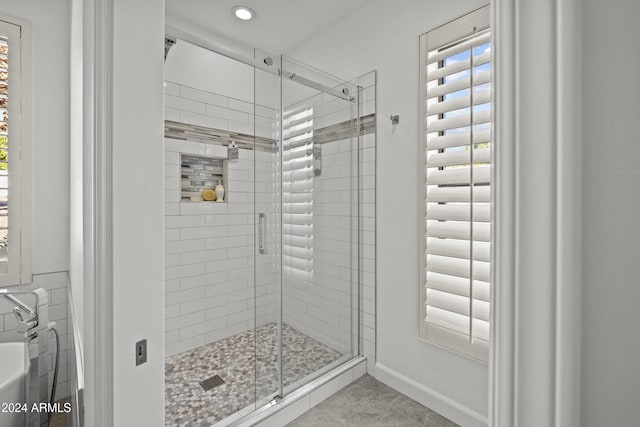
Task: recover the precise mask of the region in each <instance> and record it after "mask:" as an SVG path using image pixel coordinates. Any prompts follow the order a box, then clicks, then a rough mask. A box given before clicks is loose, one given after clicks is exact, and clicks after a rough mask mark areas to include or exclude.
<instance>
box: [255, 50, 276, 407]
mask: <svg viewBox="0 0 640 427" xmlns="http://www.w3.org/2000/svg"><path fill="white" fill-rule="evenodd" d="M254 56H255V58H254V59H255V60H256V64H263V65H264V67H263V68H260V67H259V66H256V67H254V70H255V71H254V100H255V102H254V110H253V120H252V126H253V132H254V135H255V145H254V157H253V159H254V164H253V170H252V172H251V173H252V175H253V176H252V179H253V182H254V190H255V191H254V193H253V196H254V198H253V201H252V203H253V204H254V207H255V212H256V215H255V238H256V240H255V250H254V254H255V256H254V262H255V267H254V301H255V307H254V310H255V311H254V319H255V334H254V338H255V341H254V343H253V348H254V349H255V362H256V363H255V384H256V390H255V394H256V395H255V401H256V405H257V407H260V406H261V405H262V404H265V403H267V402H268V401H270V400H272V399H273V397H275V396H276V395H278V394H280V387H279V384H280V360H281V358H280V318H281V250H280V248H281V238H280V236H281V225H280V216H281V212H282V210H281V206H282V205H281V190H280V180H281V178H280V177H281V167H280V163H279V162H278V161H277V159H278V158H279V156H280V153H279V147H280V141H279V140H280V78H279V76H278V73H277V70H278V66H279V58H271V57H269V56H267V55H266V54H261V53H260V52H259V51H255V53H254ZM269 63H271V65H268V64H269Z"/></svg>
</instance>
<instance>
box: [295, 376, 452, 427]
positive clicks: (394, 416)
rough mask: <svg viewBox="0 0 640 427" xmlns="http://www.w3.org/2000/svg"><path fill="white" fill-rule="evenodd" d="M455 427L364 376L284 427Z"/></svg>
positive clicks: (441, 417)
mask: <svg viewBox="0 0 640 427" xmlns="http://www.w3.org/2000/svg"><path fill="white" fill-rule="evenodd" d="M329 426H331V427H338V426H348V427H420V426H422V427H455V426H457V424H455V423H453V422H451V421H449V420H448V419H446V418H445V417H443V416H442V415H439V414H437V413H435V412H433V411H432V410H431V409H429V408H427V407H426V406H422V405H421V404H419V403H418V402H415V401H413V400H411V399H409V398H408V397H406V396H405V395H403V394H400V393H398V392H397V391H395V390H394V389H392V388H391V387H388V386H386V385H385V384H382V383H381V382H379V381H376V380H375V379H374V378H373V377H371V376H369V375H365V376H363V377H362V378H360V379H358V380H357V381H355V382H354V383H352V384H351V385H349V386H347V387H345V388H344V389H342V390H340V391H339V392H337V393H336V394H334V395H333V396H331V397H329V398H328V399H327V400H325V401H324V402H322V403H320V404H319V405H318V406H316V407H314V408H312V409H311V410H310V411H309V412H307V413H305V414H303V415H301V416H300V417H298V418H296V419H295V420H293V421H292V422H291V423H289V424H287V427H329Z"/></svg>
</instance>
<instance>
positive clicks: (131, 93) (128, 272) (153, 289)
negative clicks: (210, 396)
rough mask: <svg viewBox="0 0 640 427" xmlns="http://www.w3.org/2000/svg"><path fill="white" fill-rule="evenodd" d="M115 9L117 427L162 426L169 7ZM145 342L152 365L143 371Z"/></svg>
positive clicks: (145, 0) (149, 2)
mask: <svg viewBox="0 0 640 427" xmlns="http://www.w3.org/2000/svg"><path fill="white" fill-rule="evenodd" d="M113 11H114V12H113V13H114V16H113V26H114V30H113V31H114V34H113V123H112V124H111V125H110V128H111V131H112V147H113V166H112V170H113V175H112V177H113V178H112V183H113V231H112V234H113V279H112V281H113V306H114V308H115V309H114V311H115V312H114V313H113V405H114V408H113V425H118V426H130V425H131V426H133V425H148V426H159V425H163V424H164V413H163V411H162V407H163V403H164V382H163V372H164V346H163V317H162V316H163V305H164V304H163V295H164V293H163V286H162V285H163V271H162V270H163V269H162V265H163V256H162V246H163V239H162V223H163V218H162V204H163V203H162V201H163V191H162V182H163V176H162V159H163V150H162V141H163V112H162V103H163V100H162V95H163V71H162V69H163V56H164V54H163V52H164V43H163V40H164V5H163V2H162V1H160V2H158V1H156V0H137V1H135V2H131V1H128V0H114V1H113ZM149 183H156V185H150V184H149ZM141 339H146V340H147V352H148V359H147V362H146V363H145V364H143V365H140V366H136V365H135V343H136V342H137V341H138V340H141ZM97 357H98V358H99V355H98V356H97ZM96 404H97V405H100V404H101V402H96Z"/></svg>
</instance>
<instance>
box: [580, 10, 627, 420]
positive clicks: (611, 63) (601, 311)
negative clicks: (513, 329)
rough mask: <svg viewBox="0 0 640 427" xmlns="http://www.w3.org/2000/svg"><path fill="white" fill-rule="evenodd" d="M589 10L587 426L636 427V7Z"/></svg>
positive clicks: (585, 76) (584, 401) (585, 90)
mask: <svg viewBox="0 0 640 427" xmlns="http://www.w3.org/2000/svg"><path fill="white" fill-rule="evenodd" d="M583 4H584V11H583V16H582V20H583V26H582V30H583V31H582V36H583V62H582V69H583V70H584V71H583V97H584V102H583V112H584V113H583V114H584V116H583V132H582V134H583V135H584V142H583V144H584V145H583V179H584V181H583V196H582V197H583V230H582V231H583V262H582V277H583V285H582V295H583V302H582V367H581V369H582V376H581V377H582V387H581V389H582V393H581V404H582V405H581V406H582V409H581V412H582V414H581V425H582V426H585V427H591V426H593V427H596V426H603V425H616V426H631V425H640V406H638V402H640V342H639V341H638V339H637V337H638V325H640V310H639V309H638V302H639V301H640V286H639V279H638V278H639V277H640V250H639V249H638V242H639V241H640V226H639V225H638V212H640V188H639V185H640V163H639V162H638V158H640V143H639V142H638V129H637V128H638V125H637V122H638V117H639V116H640V108H639V107H638V99H640V83H639V80H638V74H639V73H640V50H638V47H637V41H638V40H640V26H638V23H637V17H638V16H640V3H638V2H637V1H634V0H612V1H607V2H602V1H598V0H585V1H584V2H583ZM596 52H597V54H594V53H596Z"/></svg>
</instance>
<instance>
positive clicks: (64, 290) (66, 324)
mask: <svg viewBox="0 0 640 427" xmlns="http://www.w3.org/2000/svg"><path fill="white" fill-rule="evenodd" d="M36 288H44V289H46V290H47V293H48V298H49V310H48V314H49V321H50V322H56V330H57V331H58V334H59V335H60V365H59V366H60V367H59V371H58V384H57V389H56V399H62V398H65V397H68V396H69V395H70V384H71V382H70V381H71V378H70V376H71V375H73V372H74V370H73V369H70V368H69V363H70V360H71V358H70V357H69V352H70V351H71V350H70V348H71V345H70V344H71V340H72V339H73V335H72V333H73V327H72V325H71V316H70V309H69V301H68V297H67V295H68V274H67V272H56V273H47V274H36V275H34V276H33V283H32V284H31V285H27V286H19V287H16V288H15V289H20V290H21V291H24V290H29V289H36ZM20 298H21V299H23V300H24V301H25V302H26V303H27V304H33V302H34V300H33V299H32V298H31V297H29V296H24V297H20ZM12 309H13V306H12V305H11V304H10V302H9V301H7V300H5V299H2V300H0V342H16V341H22V334H19V333H18V332H16V326H17V320H16V317H15V315H14V314H13V312H12V311H11V310H12ZM47 339H48V340H49V343H48V349H49V351H48V356H47V363H48V365H49V366H48V367H49V393H51V387H52V385H53V366H54V362H55V352H56V342H55V337H54V334H53V332H50V333H49V336H48V338H47Z"/></svg>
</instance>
